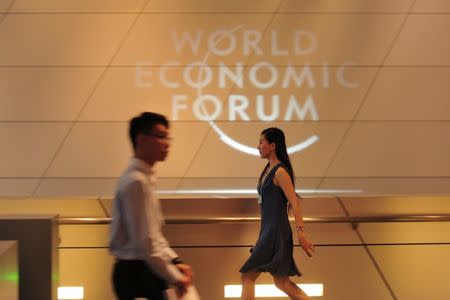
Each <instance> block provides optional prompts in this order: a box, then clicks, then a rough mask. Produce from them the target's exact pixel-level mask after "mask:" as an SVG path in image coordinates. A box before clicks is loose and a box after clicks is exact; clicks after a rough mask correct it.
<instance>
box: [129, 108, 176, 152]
mask: <svg viewBox="0 0 450 300" xmlns="http://www.w3.org/2000/svg"><path fill="white" fill-rule="evenodd" d="M156 124H162V125H164V126H166V127H167V128H169V121H167V119H166V117H164V116H163V115H160V114H157V113H154V112H143V113H141V114H140V115H139V116H136V117H134V118H133V119H131V120H130V128H129V130H128V134H129V136H130V140H131V144H132V145H133V148H134V149H135V148H136V137H137V136H138V134H147V135H149V134H152V130H153V126H154V125H156Z"/></svg>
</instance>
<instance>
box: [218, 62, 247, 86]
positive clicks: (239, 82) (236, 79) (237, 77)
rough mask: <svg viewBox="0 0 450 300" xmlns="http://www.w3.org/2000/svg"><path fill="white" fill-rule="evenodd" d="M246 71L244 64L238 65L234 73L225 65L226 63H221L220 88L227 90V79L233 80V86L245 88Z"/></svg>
mask: <svg viewBox="0 0 450 300" xmlns="http://www.w3.org/2000/svg"><path fill="white" fill-rule="evenodd" d="M243 71H244V68H243V66H242V63H237V64H236V66H235V70H234V72H233V71H232V70H230V68H229V67H228V66H227V65H225V64H224V63H222V62H220V63H219V87H220V88H226V87H227V85H226V82H225V80H226V79H229V80H231V82H232V84H234V85H236V86H237V87H240V88H243V87H244V80H243V79H244V75H243V74H242V72H243Z"/></svg>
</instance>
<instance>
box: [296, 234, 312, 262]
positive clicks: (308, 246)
mask: <svg viewBox="0 0 450 300" xmlns="http://www.w3.org/2000/svg"><path fill="white" fill-rule="evenodd" d="M297 235H298V243H299V244H300V247H302V249H303V251H305V253H306V254H307V255H308V256H309V257H312V255H313V253H314V252H316V249H315V248H314V245H313V244H312V243H311V242H310V241H308V239H307V238H306V235H305V233H304V232H303V231H302V230H297Z"/></svg>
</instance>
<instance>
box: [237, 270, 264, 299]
mask: <svg viewBox="0 0 450 300" xmlns="http://www.w3.org/2000/svg"><path fill="white" fill-rule="evenodd" d="M259 274H261V273H260V272H247V273H242V277H241V278H242V294H241V299H242V300H254V299H255V281H256V279H257V278H258V277H259Z"/></svg>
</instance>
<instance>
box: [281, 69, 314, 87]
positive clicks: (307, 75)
mask: <svg viewBox="0 0 450 300" xmlns="http://www.w3.org/2000/svg"><path fill="white" fill-rule="evenodd" d="M291 77H293V78H292V79H293V80H294V82H295V87H296V88H300V87H302V85H303V81H305V79H306V80H307V83H308V86H309V87H310V88H314V87H315V86H316V83H315V82H314V77H313V74H312V72H311V68H310V66H309V65H305V66H303V69H302V71H301V73H300V74H297V73H296V71H295V69H294V68H293V67H292V65H291V64H289V65H288V66H287V68H286V72H285V73H284V79H283V82H282V84H281V87H282V88H284V89H285V88H288V87H289V82H290V80H291Z"/></svg>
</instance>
